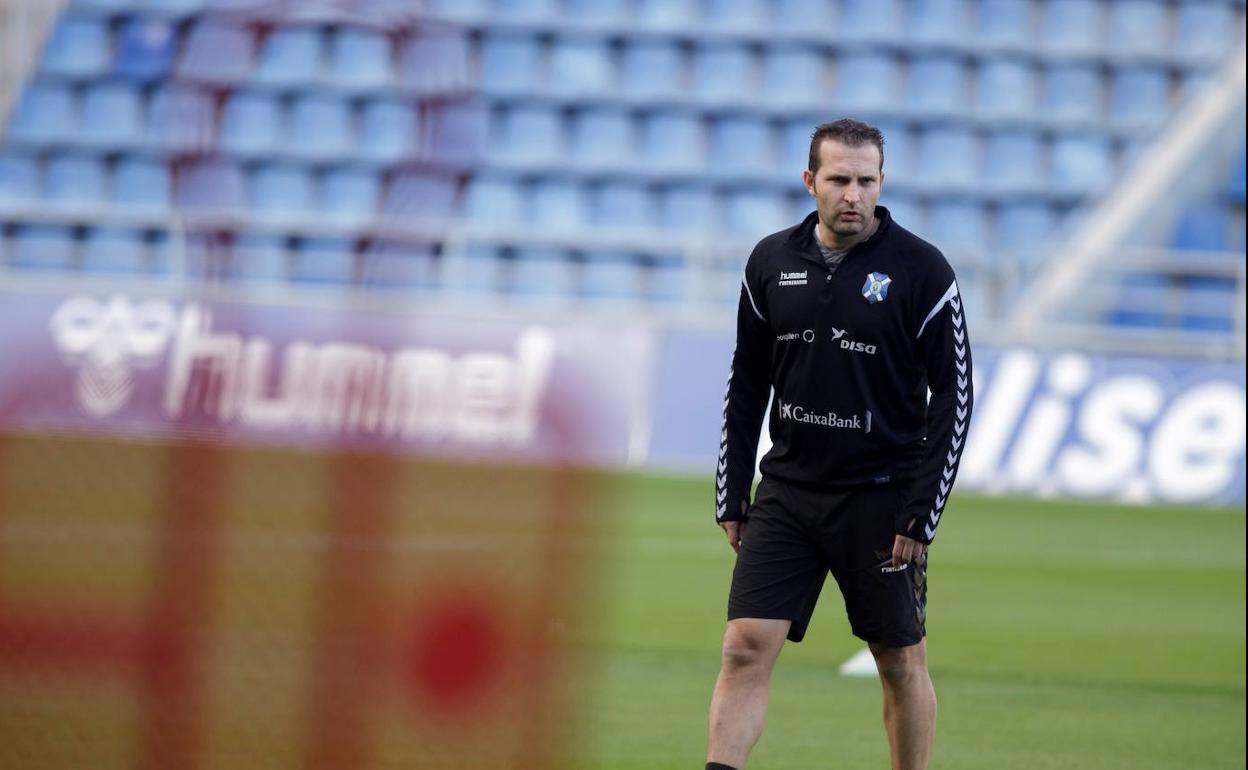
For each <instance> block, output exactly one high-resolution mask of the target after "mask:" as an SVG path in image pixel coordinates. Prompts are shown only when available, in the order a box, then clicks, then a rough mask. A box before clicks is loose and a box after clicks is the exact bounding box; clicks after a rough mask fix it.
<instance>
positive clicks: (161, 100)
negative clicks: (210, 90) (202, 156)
mask: <svg viewBox="0 0 1248 770" xmlns="http://www.w3.org/2000/svg"><path fill="white" fill-rule="evenodd" d="M147 109H148V111H147V142H148V145H149V146H151V147H154V148H156V149H158V150H164V151H166V152H173V153H191V152H196V151H202V150H204V149H206V148H208V147H210V146H211V144H212V140H213V112H214V110H213V104H212V101H211V99H210V98H209V97H208V96H207V95H206V94H205V93H204V92H202V91H200V90H198V89H195V88H189V87H186V86H178V85H172V86H160V87H158V88H157V89H156V91H155V92H154V93H153V94H152V96H151V98H150V99H149V100H148V105H147Z"/></svg>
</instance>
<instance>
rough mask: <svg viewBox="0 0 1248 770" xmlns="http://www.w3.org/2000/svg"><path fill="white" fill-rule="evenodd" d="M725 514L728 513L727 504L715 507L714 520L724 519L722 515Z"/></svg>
mask: <svg viewBox="0 0 1248 770" xmlns="http://www.w3.org/2000/svg"><path fill="white" fill-rule="evenodd" d="M727 512H728V505H727V503H725V504H723V505H720V506H717V507H716V508H715V518H717V519H722V518H724V514H725V513H727Z"/></svg>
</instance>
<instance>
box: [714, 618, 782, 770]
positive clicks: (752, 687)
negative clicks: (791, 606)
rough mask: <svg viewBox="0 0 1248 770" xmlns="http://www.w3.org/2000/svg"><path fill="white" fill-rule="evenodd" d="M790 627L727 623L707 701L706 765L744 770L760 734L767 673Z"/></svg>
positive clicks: (768, 623) (772, 622) (778, 623)
mask: <svg viewBox="0 0 1248 770" xmlns="http://www.w3.org/2000/svg"><path fill="white" fill-rule="evenodd" d="M790 625H791V623H790V621H787V620H761V619H754V618H740V619H738V620H730V621H728V630H727V631H725V632H724V650H723V662H722V664H721V666H720V669H719V679H718V680H717V681H716V682H715V693H714V694H713V695H712V696H711V720H710V721H711V726H710V737H709V739H708V740H707V747H706V761H707V762H719V763H721V764H725V765H728V766H730V767H736V768H742V767H745V761H746V759H747V758H748V757H749V755H750V750H751V749H753V748H754V744H755V743H758V739H759V737H760V736H761V735H762V734H763V722H764V720H765V719H766V718H767V687H768V684H769V682H770V681H771V670H772V668H773V667H774V666H775V663H776V658H777V657H779V655H780V648H781V647H783V646H784V639H785V637H786V636H787V635H788V633H789V626H790Z"/></svg>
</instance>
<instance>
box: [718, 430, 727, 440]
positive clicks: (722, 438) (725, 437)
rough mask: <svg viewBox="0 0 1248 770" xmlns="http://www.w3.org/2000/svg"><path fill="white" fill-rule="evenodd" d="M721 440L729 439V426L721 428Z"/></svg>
mask: <svg viewBox="0 0 1248 770" xmlns="http://www.w3.org/2000/svg"><path fill="white" fill-rule="evenodd" d="M719 440H720V441H727V440H728V429H727V428H724V429H723V430H721V431H720V432H719Z"/></svg>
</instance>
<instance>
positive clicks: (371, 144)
mask: <svg viewBox="0 0 1248 770" xmlns="http://www.w3.org/2000/svg"><path fill="white" fill-rule="evenodd" d="M418 125H419V124H418V122H417V117H416V108H415V107H414V106H413V105H411V104H409V103H407V102H401V101H396V100H394V99H373V100H370V101H368V102H366V103H365V105H364V111H363V115H362V117H361V119H360V142H359V149H358V152H359V154H360V157H361V158H363V159H364V160H370V161H373V162H377V163H394V162H397V161H400V160H403V159H404V158H411V157H415V156H416V154H417V144H416V142H417V138H418V137H419V130H418Z"/></svg>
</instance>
